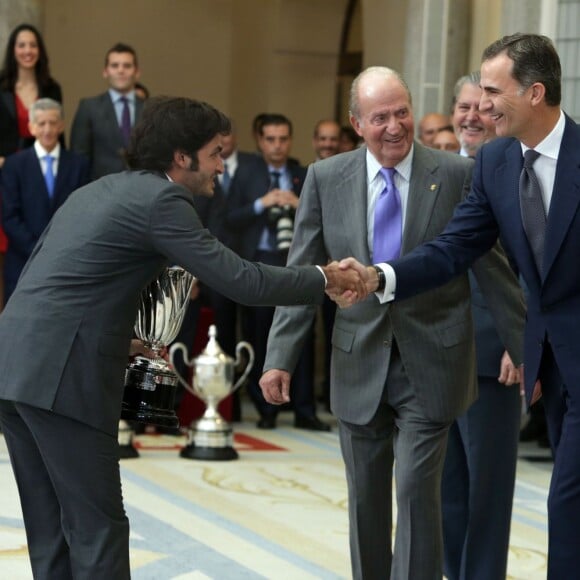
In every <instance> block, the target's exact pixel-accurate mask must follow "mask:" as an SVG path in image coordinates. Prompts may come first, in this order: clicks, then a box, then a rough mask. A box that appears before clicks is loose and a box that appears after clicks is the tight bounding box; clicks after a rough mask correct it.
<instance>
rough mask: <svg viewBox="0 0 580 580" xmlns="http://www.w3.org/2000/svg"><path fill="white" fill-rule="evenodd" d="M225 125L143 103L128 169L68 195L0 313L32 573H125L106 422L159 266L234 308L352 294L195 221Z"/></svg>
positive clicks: (209, 112) (174, 107)
mask: <svg viewBox="0 0 580 580" xmlns="http://www.w3.org/2000/svg"><path fill="white" fill-rule="evenodd" d="M229 128H230V124H229V121H228V119H227V118H226V117H225V116H224V115H223V114H222V113H220V112H219V111H217V110H216V109H214V108H213V107H211V106H210V105H207V104H205V103H199V102H197V101H192V100H190V99H183V98H170V97H162V98H158V99H152V102H151V105H150V107H148V109H147V112H146V113H145V114H144V116H143V119H142V122H141V123H140V125H139V126H138V127H136V130H135V132H134V137H133V141H132V151H131V154H130V161H131V164H132V167H133V168H134V169H135V170H134V171H128V172H123V173H120V174H116V175H111V176H106V177H103V178H101V179H99V180H98V181H96V182H93V183H91V184H89V185H86V186H84V187H82V188H81V189H79V190H77V191H75V192H74V193H73V194H72V195H71V196H70V197H69V199H68V201H67V203H66V204H65V205H64V206H62V208H61V210H60V211H59V212H57V213H56V214H55V216H54V218H53V220H52V222H51V224H50V225H49V227H48V228H46V229H45V231H44V233H43V235H42V237H41V239H40V240H39V242H38V244H37V245H36V247H35V250H34V252H33V255H32V256H31V258H30V260H29V261H28V262H27V266H26V268H25V270H24V272H23V274H22V276H21V278H20V280H19V283H18V286H17V288H16V290H15V292H14V293H13V295H12V298H11V300H10V301H9V302H8V304H7V306H6V309H5V310H4V312H3V313H2V316H1V317H0V341H1V342H2V345H3V348H2V349H0V422H1V425H2V431H3V433H4V436H5V440H6V444H7V446H8V451H9V454H10V460H11V463H12V467H13V470H14V472H15V476H16V480H17V482H18V489H19V494H20V499H21V505H22V511H23V515H24V520H25V526H26V533H27V538H28V548H29V554H30V559H31V563H32V567H33V571H34V576H35V577H36V578H58V579H61V578H62V579H65V578H87V579H88V578H90V579H91V580H93V579H94V580H110V579H112V578H114V579H115V580H124V579H128V578H129V576H130V572H129V525H128V520H127V517H126V515H125V511H124V508H123V501H122V494H121V481H120V474H119V458H118V443H117V430H118V429H117V427H118V421H119V415H120V409H121V399H122V393H123V377H124V373H125V366H126V363H127V355H128V353H129V347H130V344H131V337H132V330H133V325H134V321H135V317H136V314H137V303H138V300H137V298H138V295H139V292H140V291H141V290H142V288H143V287H144V286H145V285H146V284H147V283H149V282H150V281H151V280H152V279H154V278H155V277H156V276H157V275H158V274H159V273H160V272H161V271H163V269H164V268H166V267H167V266H168V265H171V264H179V265H181V266H183V267H184V268H185V269H187V270H188V271H190V272H191V273H192V274H193V275H195V276H197V277H198V278H199V279H200V280H201V281H202V282H204V283H206V284H208V285H209V286H212V287H215V288H216V289H217V290H219V291H220V292H222V293H223V294H225V295H227V296H229V297H230V298H232V299H236V300H239V301H240V302H242V303H251V304H270V305H273V304H276V303H285V304H298V303H321V302H322V297H323V295H324V289H325V287H326V290H327V291H328V292H334V293H337V294H340V293H341V292H342V290H343V289H346V290H349V289H351V290H355V291H356V292H357V293H358V295H359V296H360V297H361V298H362V297H364V296H366V290H365V288H364V285H362V284H361V281H360V276H359V275H358V274H357V273H355V272H352V271H351V272H347V273H345V272H342V271H340V270H339V269H338V265H337V264H336V263H334V264H330V265H328V266H323V267H302V268H273V267H270V266H265V265H261V264H253V263H250V262H246V261H244V260H242V259H241V258H240V257H239V256H237V255H236V254H235V253H234V252H232V251H231V250H229V249H227V248H225V247H224V246H223V245H222V244H220V243H219V242H218V241H217V240H216V239H215V238H214V237H213V236H211V234H209V232H208V231H207V230H206V229H205V228H203V226H202V225H201V223H200V220H199V217H198V215H197V213H196V211H195V209H194V206H193V194H199V195H211V194H212V193H213V187H214V180H215V177H216V176H217V175H218V174H219V173H221V171H222V170H223V164H222V161H221V157H220V155H219V153H220V149H221V145H220V140H221V135H222V134H225V133H227V132H228V131H229ZM325 279H326V283H325ZM23 344H25V345H26V347H27V348H26V349H23V348H22V345H23ZM31 352H32V353H34V355H33V356H31V355H30V353H31Z"/></svg>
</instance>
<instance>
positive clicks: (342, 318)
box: [264, 144, 522, 424]
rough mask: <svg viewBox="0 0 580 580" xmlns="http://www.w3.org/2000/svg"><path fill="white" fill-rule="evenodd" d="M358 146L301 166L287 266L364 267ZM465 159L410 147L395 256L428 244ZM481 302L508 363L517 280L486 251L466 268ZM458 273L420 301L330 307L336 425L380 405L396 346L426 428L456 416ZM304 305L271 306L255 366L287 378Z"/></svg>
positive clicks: (463, 338)
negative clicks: (346, 263) (261, 356)
mask: <svg viewBox="0 0 580 580" xmlns="http://www.w3.org/2000/svg"><path fill="white" fill-rule="evenodd" d="M365 155H366V149H365V148H361V149H359V150H357V151H353V152H350V153H344V154H342V155H337V156H335V157H331V158H329V159H327V160H325V161H321V162H318V163H315V164H313V165H311V166H310V168H309V170H308V176H307V178H306V181H305V183H304V188H303V190H302V195H301V197H300V205H299V208H298V213H297V216H296V229H295V234H294V241H293V244H292V248H291V251H290V255H289V259H288V263H289V264H314V263H323V262H325V261H326V260H328V259H333V260H335V259H337V260H338V259H341V258H344V257H346V256H351V255H352V256H354V257H355V258H357V259H358V260H359V261H361V262H362V263H364V264H369V263H370V256H369V249H368V243H367V176H366V162H365ZM472 166H473V162H472V161H470V160H467V159H464V158H462V157H460V156H459V155H452V154H448V153H442V152H440V151H436V150H432V149H427V148H425V147H423V146H421V145H419V144H415V150H414V157H413V169H412V175H411V183H410V189H409V199H408V205H407V215H406V223H405V226H404V233H403V247H402V253H403V254H405V253H407V252H409V251H410V250H411V249H412V248H414V247H415V246H417V245H419V244H421V243H422V242H423V241H425V240H429V239H431V238H433V237H435V236H436V235H437V234H438V233H439V232H440V231H441V230H442V229H443V228H444V226H445V225H446V223H447V222H448V221H449V219H450V217H451V215H452V213H453V209H454V207H455V205H456V204H457V203H458V202H459V201H460V200H461V199H462V197H463V196H464V195H466V193H467V192H468V190H469V185H470V180H471V170H472ZM474 271H475V272H476V275H477V278H478V281H479V283H480V285H481V287H482V289H483V291H484V292H485V293H486V296H488V297H489V303H490V308H491V309H492V311H493V312H494V314H495V318H496V320H498V324H499V331H500V334H501V335H502V339H503V341H504V344H505V345H506V346H507V348H508V349H509V350H510V353H511V354H512V357H513V358H514V361H515V362H518V361H519V360H520V359H521V336H516V335H515V334H516V333H514V332H513V330H512V329H513V328H516V325H515V324H514V321H513V314H512V313H513V312H520V311H521V310H520V309H521V300H522V298H521V293H520V292H519V289H518V288H519V287H518V285H517V280H516V278H515V276H514V274H513V272H512V271H511V269H510V267H509V265H508V262H507V260H506V259H505V256H504V255H503V254H499V253H498V252H496V251H495V250H494V251H493V252H492V253H490V255H488V256H486V257H485V258H483V259H482V260H481V261H480V262H479V263H477V264H476V265H475V266H474ZM469 295H470V288H469V281H468V278H467V275H465V276H459V277H457V278H455V279H453V280H452V281H451V282H449V283H448V284H447V285H445V286H443V287H441V288H438V289H436V290H432V291H430V292H427V293H424V294H421V295H420V296H417V297H414V298H411V299H409V300H404V301H400V302H394V303H391V304H383V305H381V304H379V301H378V300H377V298H376V296H374V295H372V296H369V297H368V298H367V299H366V300H365V301H363V302H361V303H360V304H358V305H355V306H354V307H352V308H349V309H345V310H338V311H337V314H336V320H335V323H334V329H333V334H332V346H333V348H332V364H331V380H332V389H331V405H332V410H333V412H334V413H335V415H337V417H339V418H340V419H343V420H345V421H348V422H351V423H356V424H365V423H368V422H369V421H370V420H371V418H372V417H373V416H374V414H375V412H376V410H377V407H378V405H379V403H380V400H381V395H382V393H383V389H384V386H385V380H386V377H387V371H388V367H389V353H390V345H391V343H392V341H393V339H394V338H395V339H396V342H397V345H398V348H399V351H400V353H401V358H402V361H403V364H404V365H405V369H406V371H407V374H408V377H409V380H410V383H411V386H412V388H413V389H414V390H415V392H416V394H417V397H418V399H419V401H420V403H421V405H422V407H423V409H424V413H425V417H426V418H427V419H430V420H433V421H449V420H452V419H453V418H455V417H456V416H457V415H459V414H460V413H462V412H463V411H464V410H465V409H466V408H467V407H468V406H469V404H470V403H471V402H472V401H473V400H474V398H475V396H476V393H477V386H476V372H475V349H474V340H473V324H472V319H471V311H470V299H469ZM314 315H315V308H314V307H294V308H278V309H277V310H276V315H275V319H274V323H273V325H272V328H271V331H270V336H269V341H268V355H267V358H266V363H265V367H264V369H265V370H267V369H270V368H278V369H285V370H289V371H292V370H293V368H294V366H295V364H296V360H297V357H298V355H299V352H300V345H301V342H302V340H303V339H304V335H305V333H306V331H307V329H308V322H309V321H310V320H311V319H312V317H313V316H314Z"/></svg>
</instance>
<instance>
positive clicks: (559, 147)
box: [383, 33, 580, 580]
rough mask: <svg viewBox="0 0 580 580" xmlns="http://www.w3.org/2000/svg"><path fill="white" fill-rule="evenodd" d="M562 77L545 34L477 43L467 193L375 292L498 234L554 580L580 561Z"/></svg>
mask: <svg viewBox="0 0 580 580" xmlns="http://www.w3.org/2000/svg"><path fill="white" fill-rule="evenodd" d="M561 79H562V70H561V65H560V59H559V57H558V53H557V52H556V49H555V48H554V45H553V43H552V42H551V41H550V39H548V38H546V37H544V36H540V35H535V34H521V33H517V34H513V35H511V36H506V37H503V38H501V39H500V40H498V41H496V42H494V43H492V44H491V45H490V46H489V47H487V48H486V49H485V50H484V52H483V58H482V65H481V87H482V90H483V95H482V97H481V102H480V109H481V110H482V111H483V112H485V113H486V114H489V115H490V118H491V119H492V121H493V122H494V124H495V128H496V134H497V136H498V137H500V138H499V139H495V140H493V141H492V142H491V143H489V144H487V145H484V146H483V147H482V149H481V150H480V151H479V153H478V155H477V158H476V164H475V171H474V179H473V185H472V189H471V192H470V194H469V196H468V198H467V199H466V201H465V202H464V203H463V204H461V205H460V206H459V207H458V208H457V210H456V212H455V216H454V218H453V220H451V221H450V222H449V224H448V225H447V227H446V229H445V231H444V232H443V233H442V234H441V236H439V237H438V238H436V239H435V240H434V241H432V242H430V243H428V244H425V245H424V246H421V247H420V248H418V249H417V250H416V251H415V252H413V253H412V254H410V255H409V256H405V257H403V258H401V259H400V260H397V261H395V262H393V263H392V264H391V265H386V266H385V267H384V270H385V277H386V287H385V291H384V293H383V300H389V299H392V298H393V297H394V298H396V299H397V300H404V299H406V298H408V297H410V296H412V295H414V294H417V293H418V292H421V291H423V290H426V289H429V288H432V287H434V286H436V285H438V284H442V283H445V282H446V281H448V280H449V279H450V278H452V277H453V276H455V275H457V274H458V273H459V272H462V271H465V270H466V269H467V268H468V267H469V266H470V264H471V263H472V262H473V261H474V260H476V259H477V258H478V257H479V256H480V255H482V254H483V253H485V252H486V251H487V250H488V249H489V248H490V247H491V246H492V245H493V243H494V242H495V241H496V239H497V238H498V235H499V236H501V239H502V242H503V244H504V247H505V249H506V252H507V253H508V254H509V255H510V256H511V257H512V259H513V260H514V261H515V264H516V266H517V268H518V269H519V272H520V274H521V276H522V277H523V279H524V281H525V283H526V286H527V322H526V330H525V341H524V342H525V355H524V360H525V368H524V386H525V391H526V399H527V402H528V404H529V403H533V402H535V401H536V400H537V399H538V397H539V396H540V395H541V396H542V398H543V400H544V408H545V410H546V416H547V420H548V433H549V437H550V442H551V445H552V448H553V453H554V469H553V472H552V480H551V483H550V492H549V496H548V534H549V543H548V578H550V579H553V580H559V579H560V578H569V577H570V574H574V572H573V571H574V570H576V569H577V568H578V564H579V560H580V553H579V551H578V546H580V530H579V528H578V525H577V522H578V521H580V454H579V453H578V449H579V448H580V364H578V344H580V325H579V324H578V320H579V317H580V270H579V269H578V248H580V214H579V211H578V209H579V207H580V128H579V127H578V126H577V124H576V123H575V122H574V121H573V120H572V119H570V118H569V117H567V116H566V115H565V114H564V112H563V111H562V110H561V107H560V102H561V84H562V80H561ZM524 159H526V162H525V163H526V165H525V166H524ZM537 379H539V381H538V382H537Z"/></svg>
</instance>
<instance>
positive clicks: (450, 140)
mask: <svg viewBox="0 0 580 580" xmlns="http://www.w3.org/2000/svg"><path fill="white" fill-rule="evenodd" d="M432 147H433V149H439V150H440V151H449V153H459V150H460V149H461V145H460V144H459V141H458V140H457V137H456V136H455V131H453V129H452V128H451V127H443V129H441V130H440V131H439V132H438V133H437V134H436V135H435V138H434V139H433V145H432Z"/></svg>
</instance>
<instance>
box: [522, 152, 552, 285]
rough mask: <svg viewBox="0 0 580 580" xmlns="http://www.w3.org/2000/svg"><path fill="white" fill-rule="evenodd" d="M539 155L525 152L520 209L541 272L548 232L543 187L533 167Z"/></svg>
mask: <svg viewBox="0 0 580 580" xmlns="http://www.w3.org/2000/svg"><path fill="white" fill-rule="evenodd" d="M539 156H540V154H539V153H538V152H537V151H534V150H533V149H528V150H527V151H526V152H525V154H524V166H523V168H522V172H521V174H520V211H521V214H522V224H523V226H524V231H525V232H526V237H527V238H528V242H529V244H530V248H531V249H532V254H533V255H534V261H535V262H536V267H537V268H538V272H539V273H540V274H541V273H542V262H543V260H544V237H545V234H546V209H545V208H544V201H543V199H542V187H541V186H540V182H539V181H538V176H537V175H536V172H535V171H534V168H533V165H534V162H535V161H536V159H537V158H538V157H539Z"/></svg>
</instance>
